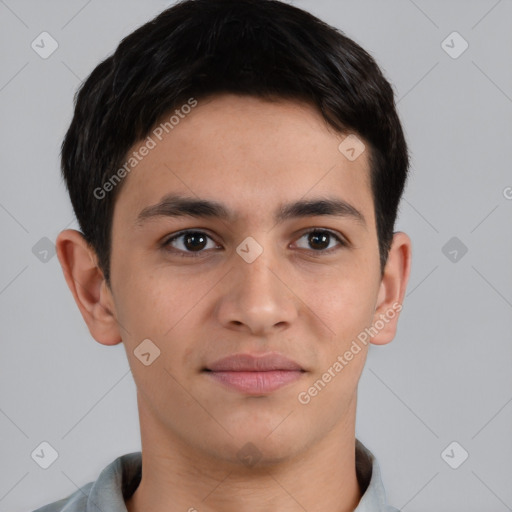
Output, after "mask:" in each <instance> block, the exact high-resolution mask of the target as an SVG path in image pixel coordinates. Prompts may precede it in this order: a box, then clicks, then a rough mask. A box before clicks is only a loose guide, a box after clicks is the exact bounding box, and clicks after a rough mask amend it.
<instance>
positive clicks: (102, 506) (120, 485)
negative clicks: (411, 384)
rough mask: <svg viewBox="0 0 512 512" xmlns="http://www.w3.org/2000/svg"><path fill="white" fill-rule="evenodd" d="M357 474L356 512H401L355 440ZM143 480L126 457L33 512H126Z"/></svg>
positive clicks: (137, 464) (135, 457)
mask: <svg viewBox="0 0 512 512" xmlns="http://www.w3.org/2000/svg"><path fill="white" fill-rule="evenodd" d="M356 473H357V480H358V482H359V485H360V487H361V489H362V490H363V496H362V497H361V499H360V500H359V504H358V505H357V507H356V509H355V510H354V512H399V510H398V509H396V508H394V507H391V506H389V505H387V504H386V494H385V492H384V486H383V485H382V480H381V476H380V469H379V465H378V463H377V459H376V458H375V456H374V455H373V454H372V453H371V452H370V450H368V449H367V448H366V447H365V446H364V445H363V443H361V442H360V441H359V440H358V439H356ZM141 478H142V453H141V452H133V453H127V454H125V455H122V456H120V457H118V458H117V459H115V460H114V461H113V462H111V463H110V464H109V465H108V466H107V467H106V468H105V469H103V471H102V472H101V473H100V476H99V477H98V479H97V480H96V481H95V482H89V483H88V484H86V485H85V486H83V487H82V488H81V489H79V490H78V491H76V492H74V493H73V494H71V495H70V496H68V497H66V498H63V499H61V500H59V501H55V502H54V503H50V504H48V505H45V506H44V507H41V508H38V509H37V510H35V511H34V512H98V511H100V512H127V509H126V505H125V500H127V499H128V498H130V497H131V496H132V494H133V493H134V492H135V490H136V489H137V487H138V485H139V483H140V481H141Z"/></svg>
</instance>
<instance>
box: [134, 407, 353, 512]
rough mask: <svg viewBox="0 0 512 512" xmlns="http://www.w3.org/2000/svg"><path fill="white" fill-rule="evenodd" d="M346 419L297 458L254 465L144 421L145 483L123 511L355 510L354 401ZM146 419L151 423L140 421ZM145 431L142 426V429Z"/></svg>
mask: <svg viewBox="0 0 512 512" xmlns="http://www.w3.org/2000/svg"><path fill="white" fill-rule="evenodd" d="M353 409H354V410H353V411H351V414H350V415H349V416H350V419H349V420H348V421H346V422H344V423H343V424H341V425H336V426H335V427H334V428H333V429H331V430H330V431H329V432H328V434H327V435H326V436H323V437H322V438H321V439H319V440H317V441H316V442H312V443H311V444H310V445H309V446H307V447H306V448H305V449H304V450H303V451H301V452H300V453H295V454H293V455H291V456H290V457H288V458H285V459H283V458H281V459H279V460H278V461H276V460H270V459H262V460H261V461H260V463H258V464H256V465H254V466H253V467H248V466H246V465H244V464H242V463H241V462H239V461H236V460H226V459H219V458H218V457H214V456H212V455H211V454H205V453H204V451H201V452H198V451H196V450H194V449H193V448H191V447H190V445H187V444H186V443H185V442H184V441H183V440H181V439H179V438H178V437H173V436H172V435H170V433H169V432H168V431H166V430H165V429H164V428H163V427H161V426H159V425H158V423H157V422H151V421H142V420H143V414H142V413H143V412H144V411H141V410H140V411H139V412H140V413H141V415H140V416H141V439H142V453H143V458H142V479H141V482H140V484H139V486H138V488H137V490H136V491H135V493H134V494H133V496H132V497H131V498H130V499H128V500H127V502H126V506H127V510H128V512H143V511H147V510H151V511H152V512H174V511H189V512H195V511H197V512H266V511H268V510H269V509H273V510H279V511H280V512H304V510H325V511H333V512H353V510H354V509H355V508H356V506H357V504H358V502H359V500H360V498H361V490H360V488H359V484H358V481H357V475H356V470H355V403H354V404H353ZM144 420H149V418H148V417H144ZM143 427H144V428H143Z"/></svg>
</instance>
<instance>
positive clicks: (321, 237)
mask: <svg viewBox="0 0 512 512" xmlns="http://www.w3.org/2000/svg"><path fill="white" fill-rule="evenodd" d="M309 243H310V245H311V246H312V248H313V249H325V247H328V246H329V235H328V234H327V233H318V232H313V233H310V235H309ZM318 245H320V247H318Z"/></svg>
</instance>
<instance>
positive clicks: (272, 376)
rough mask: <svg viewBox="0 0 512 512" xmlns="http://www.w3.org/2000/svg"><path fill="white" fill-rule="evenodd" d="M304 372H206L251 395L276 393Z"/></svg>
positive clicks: (225, 383) (221, 381)
mask: <svg viewBox="0 0 512 512" xmlns="http://www.w3.org/2000/svg"><path fill="white" fill-rule="evenodd" d="M303 373H304V372H301V371H294V370H273V371H267V372H211V371H210V372H206V374H208V375H210V376H211V377H212V378H213V379H215V380H216V381H218V382H220V383H221V384H224V385H225V386H228V387H229V388H232V389H236V390H238V391H242V392H244V393H248V394H251V395H260V394H262V393H270V392H271V391H276V390H277V389H279V388H282V387H283V386H286V385H287V384H289V383H290V382H294V381H296V380H298V379H300V378H301V376H302V374H303Z"/></svg>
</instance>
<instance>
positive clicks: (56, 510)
mask: <svg viewBox="0 0 512 512" xmlns="http://www.w3.org/2000/svg"><path fill="white" fill-rule="evenodd" d="M93 484H94V482H89V483H88V484H86V485H84V486H83V487H82V488H81V489H78V490H77V491H75V492H74V493H73V494H70V495H69V496H67V497H65V498H62V499H60V500H58V501H54V502H53V503H49V504H47V505H44V506H43V507H41V508H38V509H37V510H34V512H85V511H86V510H87V497H88V496H89V491H90V490H91V487H92V486H93Z"/></svg>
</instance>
